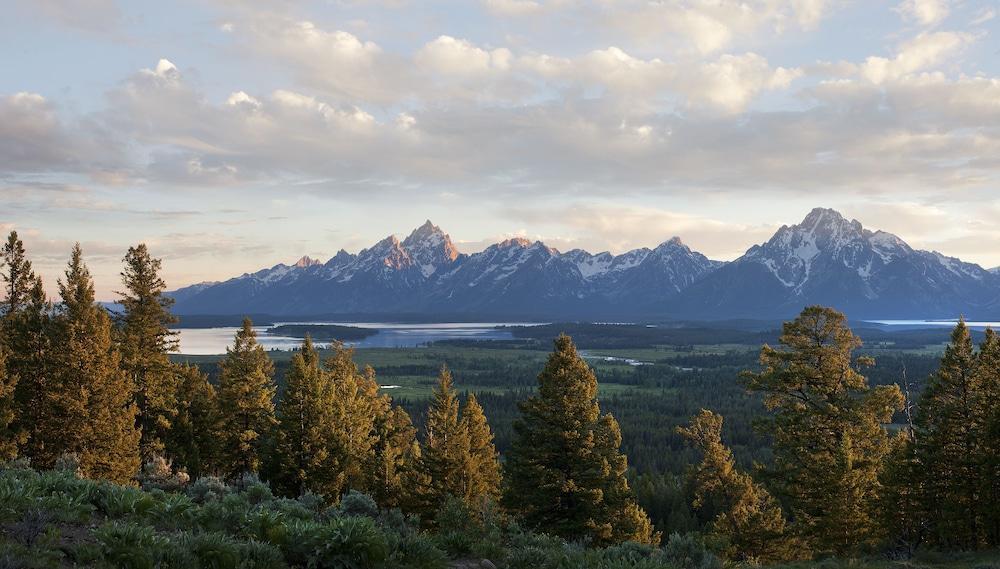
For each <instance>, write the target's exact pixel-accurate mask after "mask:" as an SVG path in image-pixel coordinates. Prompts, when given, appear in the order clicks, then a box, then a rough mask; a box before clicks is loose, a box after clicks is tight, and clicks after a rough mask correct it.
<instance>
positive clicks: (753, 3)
mask: <svg viewBox="0 0 1000 569" xmlns="http://www.w3.org/2000/svg"><path fill="white" fill-rule="evenodd" d="M837 3H838V2H834V1H830V0H750V1H745V0H719V1H716V2H702V1H698V0H662V1H659V2H645V1H641V0H624V1H617V2H603V3H598V5H599V6H600V7H601V8H600V10H599V11H598V13H597V14H594V15H593V16H592V18H593V19H595V20H600V21H602V22H605V21H606V22H608V23H610V24H611V25H612V26H613V27H615V28H616V29H617V30H618V31H619V32H620V33H621V34H622V35H623V36H624V37H627V38H629V39H630V40H632V41H635V42H638V43H643V44H646V45H650V44H663V43H664V42H669V43H679V44H680V47H681V48H682V49H683V48H685V47H686V48H688V49H692V50H694V51H695V52H697V53H700V54H711V53H716V52H719V51H721V50H723V49H726V48H729V47H730V46H731V45H732V44H734V43H737V42H739V41H752V40H754V39H756V38H757V37H758V36H760V35H762V34H775V33H777V34H782V33H784V32H785V31H787V30H788V29H789V28H796V29H802V30H809V29H812V28H814V27H815V26H816V25H817V24H818V23H819V22H820V21H821V20H822V19H823V18H824V17H825V16H826V15H827V14H828V13H829V12H830V11H832V10H833V8H834V6H835V5H836V4H837Z"/></svg>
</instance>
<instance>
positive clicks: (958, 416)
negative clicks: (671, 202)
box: [0, 233, 1000, 569]
mask: <svg viewBox="0 0 1000 569" xmlns="http://www.w3.org/2000/svg"><path fill="white" fill-rule="evenodd" d="M160 272H161V263H160V260H159V259H157V258H155V257H154V256H153V255H152V254H151V253H150V251H149V250H148V249H147V247H146V246H145V245H142V244H139V245H137V246H135V247H133V248H130V249H129V250H128V252H127V254H126V255H125V257H124V260H123V268H122V271H121V279H122V282H121V289H120V290H121V292H120V293H118V294H119V297H120V298H119V302H120V305H121V307H122V308H121V310H120V311H109V310H108V309H106V308H105V307H104V306H103V305H101V304H100V303H98V302H96V299H95V292H94V284H93V279H92V278H91V275H90V273H89V271H88V269H87V266H86V264H85V262H84V259H83V252H82V250H81V249H80V247H79V246H76V247H75V248H74V249H73V250H72V252H71V254H70V259H69V262H68V264H67V267H66V271H65V274H64V276H63V277H62V278H60V279H59V281H58V291H59V294H58V298H53V299H50V298H48V297H47V296H46V294H45V289H44V286H43V283H42V281H41V279H40V278H39V277H38V276H37V275H36V274H35V272H34V271H33V269H32V265H31V262H30V261H29V260H28V258H27V253H26V252H25V250H24V247H23V245H22V243H21V241H20V240H19V239H18V237H17V234H16V233H11V234H10V236H9V237H8V239H7V241H6V243H5V245H4V246H3V250H2V284H3V287H4V292H3V295H2V304H0V459H2V461H3V465H2V466H0V567H71V566H81V567H91V566H96V567H135V568H152V567H219V568H221V567H276V568H277V567H336V568H348V567H356V568H362V567H386V568H391V567H400V568H406V567H413V568H428V569H429V568H434V567H442V568H443V567H449V566H451V567H510V568H549V567H551V568H553V569H555V568H567V569H568V568H575V567H582V568H595V569H598V568H609V569H610V568H626V567H629V568H642V569H654V568H675V569H703V568H704V569H708V568H712V567H724V566H737V565H755V566H756V565H796V566H806V565H809V564H812V563H817V564H828V565H829V566H831V567H834V566H840V565H841V564H844V565H848V564H849V565H851V566H859V567H860V566H864V565H866V564H867V565H871V566H899V567H917V566H954V567H981V568H987V567H998V566H1000V560H998V556H997V555H996V550H997V548H998V547H1000V337H998V336H997V335H996V334H995V333H994V332H992V331H990V330H987V331H986V333H985V334H983V335H981V336H977V337H976V338H975V339H976V340H978V342H976V341H974V338H973V336H972V334H971V332H970V331H969V329H968V328H967V327H966V326H965V324H964V322H959V323H958V324H957V326H956V327H955V329H954V331H953V332H952V335H951V339H950V342H949V344H948V346H947V347H946V348H945V351H944V353H943V356H941V357H940V358H938V357H937V356H924V357H920V358H910V359H907V360H905V361H903V360H901V359H900V357H899V356H898V354H895V355H887V356H886V358H885V361H883V362H880V365H878V366H875V364H876V361H875V358H874V357H872V356H873V353H872V352H871V351H865V350H864V349H863V348H864V347H863V346H862V342H861V340H860V338H859V337H858V336H857V335H856V334H855V333H854V332H852V330H851V329H850V328H849V327H848V325H847V321H846V319H845V317H844V316H843V315H842V314H841V313H839V312H837V311H836V310H834V309H832V308H826V307H819V306H812V307H807V308H805V309H804V310H803V311H802V313H801V314H800V315H799V316H798V317H797V318H795V319H794V320H793V321H790V322H787V323H785V324H784V325H783V328H782V330H781V331H780V333H778V334H776V335H775V336H776V337H775V339H776V342H767V343H765V344H764V345H763V346H762V347H761V348H760V349H759V351H755V353H754V354H753V355H752V356H748V355H746V354H741V353H737V352H726V353H719V354H704V353H697V352H691V353H688V354H681V355H678V356H676V357H675V360H674V362H675V363H676V365H677V366H683V367H679V368H678V369H681V370H683V371H677V372H672V373H671V374H670V375H668V376H667V377H666V379H665V378H664V376H662V375H654V374H653V372H651V371H646V370H644V369H643V368H638V369H636V370H631V371H630V372H629V373H628V374H627V375H624V373H623V372H616V371H614V370H607V372H608V373H607V375H602V377H601V379H603V380H609V379H613V380H614V381H613V383H614V384H616V385H622V384H629V383H632V384H634V385H636V386H637V387H642V388H643V391H642V394H643V395H642V396H641V397H627V396H625V395H621V394H616V393H604V392H601V391H600V389H601V386H600V385H599V382H598V379H599V378H598V370H601V371H600V373H601V374H604V371H605V368H603V367H600V366H596V365H592V364H591V363H590V362H589V361H588V360H586V359H585V358H584V357H583V354H581V351H580V350H578V349H577V347H576V345H574V341H573V339H571V337H570V336H568V335H565V334H560V333H559V332H561V331H556V330H547V331H549V332H551V335H550V337H549V339H554V341H553V343H552V344H551V351H550V352H549V353H547V354H546V355H545V356H544V357H543V358H541V359H539V360H537V361H536V360H534V359H531V358H525V360H524V361H523V362H521V363H520V364H519V365H517V366H513V367H512V366H510V365H507V366H506V367H500V368H498V367H497V366H491V365H486V366H483V367H482V369H479V370H476V373H474V374H470V377H472V376H474V377H475V385H476V386H487V387H489V386H491V385H494V384H495V385H501V384H502V385H504V386H505V387H508V388H514V389H508V390H506V391H503V392H497V391H492V390H488V389H486V390H482V391H481V392H476V390H472V389H465V388H463V387H462V379H463V378H462V376H459V375H457V374H456V373H454V372H455V371H456V369H458V367H460V368H462V369H463V370H464V369H465V367H466V366H465V365H464V364H462V362H458V363H459V364H460V365H459V366H458V367H456V365H455V363H456V362H443V361H442V362H419V363H418V362H411V363H409V364H400V365H399V366H397V367H400V368H402V367H405V366H407V365H409V366H411V367H412V366H427V365H434V369H436V370H437V380H436V382H435V385H434V388H433V394H432V396H431V397H430V398H429V399H416V398H406V397H399V398H398V399H393V398H392V397H391V396H389V395H388V394H387V393H388V392H387V391H386V390H384V389H380V386H379V383H378V381H377V376H376V373H377V371H376V369H374V368H373V367H371V366H367V365H359V363H358V356H357V354H356V353H355V352H354V351H353V350H351V349H349V348H347V347H345V346H343V345H341V344H337V343H336V342H335V343H334V345H333V346H332V348H331V349H329V350H319V349H317V347H316V346H314V345H313V342H312V340H311V339H310V338H309V337H308V335H307V336H306V337H305V339H304V341H303V343H302V346H301V347H300V349H298V350H296V351H295V352H294V353H293V354H291V357H290V358H289V359H287V361H284V360H283V361H281V362H277V364H276V362H275V360H274V359H273V358H272V357H271V355H270V354H269V353H268V352H267V351H265V350H264V349H263V347H262V346H261V345H260V344H259V343H258V342H257V338H256V333H255V331H254V328H253V326H252V322H251V321H250V320H249V319H244V321H243V323H242V326H241V327H240V329H239V330H238V332H237V333H236V335H235V337H234V340H233V344H232V347H231V348H229V349H228V350H227V353H226V355H225V357H224V358H222V359H221V361H220V362H219V363H218V364H217V366H214V367H213V369H204V367H203V366H202V367H199V366H198V365H195V364H192V363H187V362H179V361H177V359H176V358H172V357H171V354H172V353H174V352H175V351H176V349H177V338H176V336H175V335H174V334H173V333H171V332H170V330H169V328H170V327H171V326H172V325H173V324H174V323H175V321H176V319H175V318H174V316H172V314H171V304H172V300H171V299H170V298H169V297H167V296H165V294H164V292H165V290H166V283H165V282H164V281H163V279H162V278H161V276H160ZM563 331H569V332H572V331H573V330H571V329H570V330H563ZM540 332H541V330H538V331H534V333H540ZM701 333H703V334H711V333H712V332H711V331H710V330H706V331H702V332H701ZM585 341H590V340H589V338H588V339H586V340H585ZM720 343H721V342H720ZM977 343H978V345H977ZM526 353H527V352H526ZM874 355H876V356H878V354H874ZM879 357H880V358H881V356H879ZM708 360H711V361H712V362H713V364H712V365H711V366H709V365H708V364H707V361H708ZM446 363H449V364H451V368H449V366H448V365H445V364H446ZM505 365H506V364H505ZM396 371H397V372H400V373H402V372H403V371H405V370H396ZM378 373H379V374H382V373H383V372H382V371H381V370H379V371H378ZM463 373H464V371H463ZM616 373H617V374H620V375H621V377H618V376H616V375H615V374H616ZM657 373H661V372H657ZM907 377H909V378H910V379H909V380H908V379H906V378H907ZM723 384H725V385H738V386H739V390H738V391H731V390H727V389H726V388H723ZM691 390H701V392H702V393H705V392H708V393H714V397H709V396H706V397H705V398H701V399H699V402H700V403H701V405H702V406H705V407H709V408H705V409H701V408H694V407H693V405H694V403H693V400H692V399H691V397H690V396H689V395H688V393H689V392H690V391H691ZM695 406H696V405H695ZM619 421H621V422H619Z"/></svg>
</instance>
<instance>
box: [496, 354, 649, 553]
mask: <svg viewBox="0 0 1000 569" xmlns="http://www.w3.org/2000/svg"><path fill="white" fill-rule="evenodd" d="M538 386H539V388H538V395H536V396H534V397H531V398H529V399H528V400H527V401H524V402H523V403H522V404H521V405H520V408H521V418H520V419H519V420H518V421H517V422H516V423H515V425H514V432H515V438H514V443H513V447H512V449H511V452H510V454H509V456H508V462H507V466H508V470H507V475H506V479H507V481H508V486H507V492H506V494H505V496H504V501H505V504H506V505H507V506H508V508H510V509H511V510H512V511H514V512H516V513H518V514H520V515H521V516H522V517H523V518H524V520H525V521H526V522H527V523H528V524H529V525H530V526H531V527H535V528H542V529H543V530H544V531H545V532H548V533H552V534H555V535H558V536H561V537H564V538H567V539H574V540H576V539H588V540H591V541H592V542H593V543H595V544H597V545H605V544H610V543H620V542H623V541H637V542H640V543H655V542H657V541H658V540H659V535H657V534H654V533H653V531H652V525H651V524H650V522H649V518H648V516H646V513H645V512H643V511H642V509H641V508H639V506H638V505H637V504H636V502H635V498H634V496H633V494H632V491H631V489H630V488H629V486H628V481H627V479H626V477H625V475H626V471H627V462H626V459H625V457H624V455H622V454H621V452H620V451H619V447H620V445H621V431H620V429H619V428H618V423H617V421H615V420H614V418H613V417H612V416H611V415H603V416H602V415H601V410H600V406H599V405H598V403H597V377H596V376H595V375H594V372H593V370H591V369H590V366H588V365H587V363H586V362H585V361H583V359H582V358H581V357H580V356H579V355H578V354H577V352H576V347H575V346H574V345H573V342H572V340H570V338H569V336H566V335H561V336H559V338H557V339H556V341H555V351H554V352H553V353H552V354H551V355H550V356H549V359H548V362H547V363H546V364H545V369H544V370H542V373H541V374H539V376H538Z"/></svg>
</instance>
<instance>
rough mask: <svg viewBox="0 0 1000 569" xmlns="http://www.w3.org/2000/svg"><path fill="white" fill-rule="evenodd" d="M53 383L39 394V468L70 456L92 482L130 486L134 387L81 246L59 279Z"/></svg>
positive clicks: (135, 462)
mask: <svg viewBox="0 0 1000 569" xmlns="http://www.w3.org/2000/svg"><path fill="white" fill-rule="evenodd" d="M59 293H60V296H61V297H62V304H61V305H60V307H59V312H58V314H57V315H56V317H55V321H54V323H53V324H54V336H55V341H54V342H53V346H55V347H56V350H55V352H54V353H53V354H52V357H53V358H54V361H53V364H54V365H53V370H52V381H51V383H49V384H46V385H45V391H44V393H43V394H42V397H41V405H42V407H43V409H44V412H43V418H44V419H43V423H42V425H40V428H39V429H38V436H40V437H42V441H41V443H42V446H41V449H42V454H41V456H40V457H39V458H40V459H41V460H40V462H41V465H43V466H51V465H52V464H53V463H54V461H55V459H56V458H57V457H58V456H59V455H60V454H62V453H64V452H70V453H75V454H76V455H77V456H78V457H79V461H80V470H81V471H82V472H83V474H84V475H85V476H87V477H90V478H101V479H106V480H111V481H113V482H116V483H119V484H126V483H129V482H130V481H131V480H132V478H133V477H134V476H135V474H136V473H137V472H138V470H139V465H140V462H141V461H140V458H139V436H140V433H139V430H138V429H137V428H136V425H135V418H136V412H137V411H136V407H135V405H134V403H133V402H132V398H133V397H134V393H135V386H134V384H132V382H131V381H129V378H128V376H126V375H125V373H124V372H123V371H122V369H121V367H120V363H121V359H120V356H119V355H118V352H117V350H116V349H115V347H114V344H113V343H112V340H111V318H110V316H109V315H108V313H107V311H106V310H105V309H104V308H103V307H101V306H100V305H98V304H97V303H96V302H95V300H94V283H93V280H92V279H91V277H90V272H89V271H88V270H87V267H86V266H85V265H84V263H83V252H82V251H81V249H80V246H79V244H77V245H76V246H74V248H73V254H72V257H71V259H70V262H69V266H68V268H67V270H66V277H65V280H60V281H59Z"/></svg>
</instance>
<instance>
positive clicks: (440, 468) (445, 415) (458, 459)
mask: <svg viewBox="0 0 1000 569" xmlns="http://www.w3.org/2000/svg"><path fill="white" fill-rule="evenodd" d="M452 382H453V380H452V377H451V372H450V371H448V367H447V366H441V373H440V374H439V375H438V384H437V387H435V388H434V394H433V397H432V399H431V404H430V407H429V408H428V409H427V417H426V419H425V421H424V446H423V449H422V450H421V464H422V469H423V471H424V474H425V476H426V481H427V483H428V485H427V486H426V487H425V488H424V492H423V493H424V496H423V501H424V507H425V511H426V512H427V513H428V514H431V513H433V512H436V511H437V510H438V508H440V507H441V505H442V504H443V503H444V501H445V499H446V498H448V497H449V496H454V497H456V498H460V499H462V500H464V501H466V502H467V503H468V500H469V496H470V488H469V478H470V476H469V474H470V472H469V470H468V468H469V467H470V466H471V464H470V457H469V433H468V430H467V429H466V428H465V425H463V424H462V422H461V421H460V420H459V402H458V395H457V394H456V393H455V390H454V389H453V386H452Z"/></svg>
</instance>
